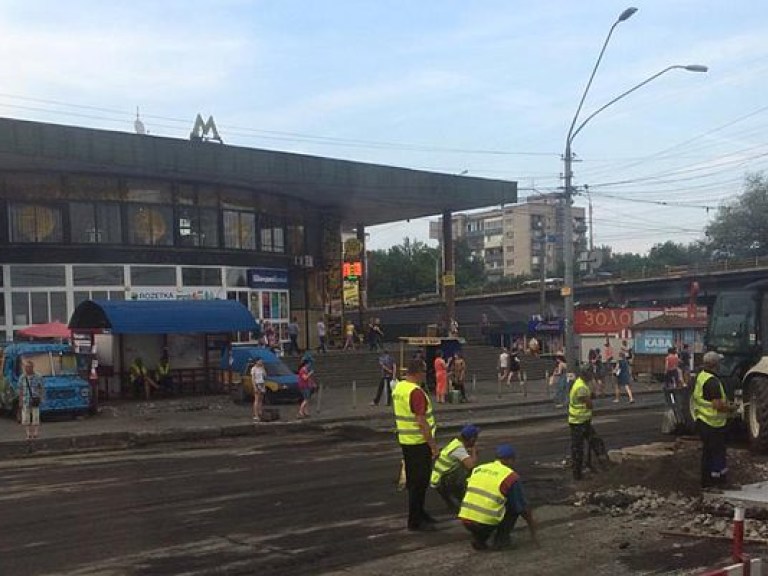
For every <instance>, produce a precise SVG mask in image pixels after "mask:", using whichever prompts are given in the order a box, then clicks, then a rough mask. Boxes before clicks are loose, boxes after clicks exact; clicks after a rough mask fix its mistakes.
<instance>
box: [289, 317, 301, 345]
mask: <svg viewBox="0 0 768 576" xmlns="http://www.w3.org/2000/svg"><path fill="white" fill-rule="evenodd" d="M287 330H288V338H289V339H290V342H289V343H288V354H294V353H295V354H297V355H298V354H301V350H299V321H298V320H297V319H296V316H294V317H293V318H292V319H291V321H290V322H289V323H288V329H287Z"/></svg>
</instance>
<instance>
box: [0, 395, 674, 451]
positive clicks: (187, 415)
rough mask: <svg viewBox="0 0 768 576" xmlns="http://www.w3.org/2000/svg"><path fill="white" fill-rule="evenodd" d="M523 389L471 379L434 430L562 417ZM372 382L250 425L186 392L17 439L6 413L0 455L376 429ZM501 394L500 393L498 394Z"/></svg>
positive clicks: (385, 419) (106, 408)
mask: <svg viewBox="0 0 768 576" xmlns="http://www.w3.org/2000/svg"><path fill="white" fill-rule="evenodd" d="M526 388H527V394H526V395H524V394H523V393H522V390H521V388H520V386H519V385H518V384H517V383H515V384H514V385H513V386H511V387H507V386H503V387H502V388H501V390H499V386H498V383H497V382H489V381H486V382H478V383H477V385H476V386H475V387H474V390H473V387H472V384H470V385H469V386H468V395H469V397H470V402H469V403H465V404H435V408H434V409H435V413H436V418H437V421H438V425H439V428H440V429H441V430H443V431H445V430H446V429H452V428H456V427H458V426H462V425H463V424H465V423H466V422H469V421H472V422H475V423H478V424H484V425H493V424H495V425H499V424H503V423H507V422H509V423H511V422H518V421H530V420H539V419H556V418H562V419H563V420H564V421H565V418H566V413H565V409H564V408H555V406H554V403H553V401H552V400H551V399H550V398H549V397H548V395H549V390H548V387H547V386H546V384H545V383H544V381H531V382H528V383H527V386H526ZM375 391H376V390H375V387H372V386H366V387H358V388H357V389H353V387H352V386H351V384H350V386H349V387H327V386H326V387H324V388H323V389H322V391H321V392H320V393H319V394H316V395H315V397H314V398H313V399H312V405H311V412H312V417H311V418H309V419H306V420H297V419H296V412H297V406H295V405H293V404H291V405H287V404H283V405H277V406H274V408H277V409H278V410H279V412H280V420H279V421H277V422H270V423H254V422H253V421H252V414H251V406H250V404H248V405H244V404H235V403H234V402H233V401H232V400H231V399H230V398H229V397H228V396H223V395H218V396H191V397H184V398H174V399H162V400H157V401H151V402H139V401H116V402H109V403H105V404H103V405H102V406H101V407H100V409H99V413H98V414H97V415H95V416H90V417H84V418H78V419H71V420H70V419H57V420H53V421H44V422H43V423H42V426H41V437H40V438H39V439H38V440H36V441H32V442H28V441H26V440H24V439H23V438H24V430H23V428H22V427H21V426H20V425H19V424H18V423H17V422H16V421H14V420H12V419H10V418H3V419H0V438H2V440H0V460H2V459H8V458H14V457H19V456H25V455H30V454H32V455H33V454H51V453H69V452H82V451H89V450H104V449H122V448H129V447H138V446H146V445H150V444H157V443H163V442H175V441H199V440H210V439H215V438H221V437H233V436H245V435H267V434H285V433H289V432H292V431H303V430H306V429H308V428H312V427H317V426H331V425H340V424H351V425H357V426H365V427H370V428H374V429H378V430H388V429H390V428H391V427H392V426H393V420H392V409H391V408H388V407H387V406H386V405H385V404H382V405H380V406H370V405H369V404H370V401H371V399H372V398H373V396H374V394H375ZM659 391H660V388H659V387H658V386H654V387H653V388H650V389H649V388H647V387H646V386H640V385H638V386H636V390H635V396H636V397H637V398H636V401H635V404H634V405H630V404H628V403H627V401H626V398H622V402H621V403H620V404H614V403H612V402H611V398H612V397H604V398H601V399H600V400H598V402H597V410H598V413H606V412H614V411H616V410H626V409H630V408H631V409H642V408H650V407H656V406H660V405H661V404H662V403H663V398H662V395H661V394H660V392H659ZM499 392H501V394H499Z"/></svg>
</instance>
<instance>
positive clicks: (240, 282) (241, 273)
mask: <svg viewBox="0 0 768 576" xmlns="http://www.w3.org/2000/svg"><path fill="white" fill-rule="evenodd" d="M226 278H227V286H230V287H234V288H237V287H240V286H245V285H246V284H247V279H246V275H245V269H244V268H227V274H226Z"/></svg>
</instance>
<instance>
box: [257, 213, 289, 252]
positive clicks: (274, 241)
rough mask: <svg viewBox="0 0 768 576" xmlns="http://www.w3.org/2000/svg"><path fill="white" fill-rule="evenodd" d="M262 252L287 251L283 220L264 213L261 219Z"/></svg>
mask: <svg viewBox="0 0 768 576" xmlns="http://www.w3.org/2000/svg"><path fill="white" fill-rule="evenodd" d="M259 225H260V227H261V229H260V230H259V234H260V239H261V245H260V249H261V251H262V252H278V253H283V252H285V228H284V226H283V222H282V220H280V219H279V218H273V217H271V216H266V215H262V216H261V218H260V220H259Z"/></svg>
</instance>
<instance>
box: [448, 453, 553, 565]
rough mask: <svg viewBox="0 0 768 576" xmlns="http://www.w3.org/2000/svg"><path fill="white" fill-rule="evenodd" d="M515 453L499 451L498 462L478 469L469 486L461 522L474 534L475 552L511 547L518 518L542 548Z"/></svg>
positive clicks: (473, 544) (470, 479) (473, 474)
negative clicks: (491, 539) (519, 517)
mask: <svg viewBox="0 0 768 576" xmlns="http://www.w3.org/2000/svg"><path fill="white" fill-rule="evenodd" d="M514 463H515V449H514V448H513V447H512V446H510V445H509V444H501V445H500V446H498V447H497V448H496V460H495V461H493V462H489V463H488V464H481V465H480V466H478V467H476V468H475V469H474V471H473V472H472V475H471V476H470V477H469V481H468V482H467V493H466V495H465V496H464V501H463V502H462V503H461V510H459V519H460V520H461V521H462V522H463V523H464V526H465V527H466V529H467V530H469V532H470V533H471V534H472V548H474V549H475V550H487V549H488V539H489V538H490V537H491V536H493V542H492V547H493V548H494V549H496V550H502V549H504V548H509V547H511V546H512V541H511V537H510V534H511V532H512V529H513V528H514V527H515V523H516V522H517V518H518V516H522V517H523V518H525V521H526V522H527V524H528V529H529V530H530V533H531V538H532V539H533V542H534V543H535V544H536V546H538V545H539V541H538V538H537V536H536V524H535V523H534V520H533V515H532V514H531V511H530V509H529V507H528V503H527V502H526V500H525V495H524V494H523V486H522V482H521V480H520V477H519V476H518V475H517V473H516V472H515V471H514V470H513V469H512V466H513V465H514Z"/></svg>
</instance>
